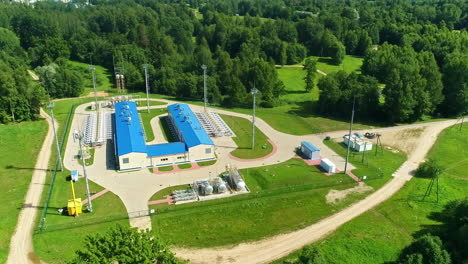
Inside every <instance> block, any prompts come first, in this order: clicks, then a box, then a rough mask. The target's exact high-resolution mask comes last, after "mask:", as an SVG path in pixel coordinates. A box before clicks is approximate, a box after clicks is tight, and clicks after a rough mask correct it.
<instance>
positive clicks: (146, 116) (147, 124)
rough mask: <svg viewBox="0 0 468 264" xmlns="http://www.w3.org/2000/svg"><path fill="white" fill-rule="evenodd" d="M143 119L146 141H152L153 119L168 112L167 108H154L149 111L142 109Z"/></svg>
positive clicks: (141, 115)
mask: <svg viewBox="0 0 468 264" xmlns="http://www.w3.org/2000/svg"><path fill="white" fill-rule="evenodd" d="M138 113H139V114H140V118H141V121H142V122H143V128H144V129H145V135H146V141H147V142H150V141H153V140H154V133H153V128H152V127H151V119H153V118H154V117H156V116H158V115H162V114H165V113H167V109H165V108H161V109H153V110H151V111H150V112H149V113H148V112H147V111H146V110H140V111H139V112H138Z"/></svg>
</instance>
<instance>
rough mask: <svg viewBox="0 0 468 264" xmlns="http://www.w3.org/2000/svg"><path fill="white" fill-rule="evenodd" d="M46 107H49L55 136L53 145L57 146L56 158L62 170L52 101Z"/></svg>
mask: <svg viewBox="0 0 468 264" xmlns="http://www.w3.org/2000/svg"><path fill="white" fill-rule="evenodd" d="M47 108H49V109H50V117H51V119H52V129H53V130H54V137H55V146H56V147H57V155H58V160H59V163H60V171H63V164H62V154H61V153H60V147H59V142H58V138H57V131H55V118H54V103H53V102H51V103H50V104H49V105H47Z"/></svg>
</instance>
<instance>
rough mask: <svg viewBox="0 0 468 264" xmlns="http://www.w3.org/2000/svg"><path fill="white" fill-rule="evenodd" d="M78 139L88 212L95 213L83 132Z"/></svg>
mask: <svg viewBox="0 0 468 264" xmlns="http://www.w3.org/2000/svg"><path fill="white" fill-rule="evenodd" d="M78 139H79V141H80V150H81V155H80V156H81V165H82V166H83V176H84V178H85V184H86V196H87V197H88V211H90V212H92V211H93V204H92V202H91V194H90V191H89V183H88V174H87V173H86V162H85V159H84V149H83V132H82V131H80V132H79V134H78Z"/></svg>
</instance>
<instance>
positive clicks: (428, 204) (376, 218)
mask: <svg viewBox="0 0 468 264" xmlns="http://www.w3.org/2000/svg"><path fill="white" fill-rule="evenodd" d="M467 137H468V126H464V128H463V129H462V133H459V132H458V127H456V126H454V127H450V128H448V129H446V130H444V131H443V132H442V133H441V135H440V136H439V139H438V140H437V142H436V144H435V145H434V146H433V148H432V149H431V151H430V153H429V155H428V158H432V159H435V160H437V161H438V162H439V163H440V164H442V165H443V167H444V169H445V170H444V172H443V173H442V174H441V175H440V176H439V178H440V180H439V184H440V201H439V203H437V202H436V194H437V193H436V190H435V185H434V189H433V190H432V193H431V195H430V196H428V197H426V198H424V199H423V197H424V194H425V192H426V191H427V189H428V186H429V183H430V179H422V178H413V179H412V180H411V181H409V182H408V183H407V184H406V185H405V186H404V187H403V188H402V189H401V190H400V191H399V192H398V193H397V194H396V195H394V196H393V197H392V198H390V199H389V200H388V201H386V202H384V203H383V204H381V205H379V206H378V207H376V208H375V209H372V210H370V211H369V212H367V213H365V214H363V215H361V216H359V217H357V218H356V219H354V220H352V221H350V222H348V223H346V224H345V225H343V226H342V227H341V228H339V229H338V230H337V231H336V232H335V233H334V234H332V235H331V236H329V237H328V238H326V239H324V240H322V241H320V242H317V243H315V245H316V246H317V247H318V248H319V249H320V251H322V253H323V255H324V256H325V259H326V262H327V263H363V264H366V263H369V264H371V263H372V264H374V263H387V262H392V261H395V260H396V259H397V258H398V255H399V253H400V252H401V250H402V249H403V248H405V247H406V246H407V245H409V244H410V243H411V242H412V241H413V239H414V238H415V236H416V235H418V234H419V235H421V234H422V233H425V232H430V230H431V229H432V228H433V227H434V226H437V225H439V224H440V223H439V222H437V221H436V220H434V219H433V218H431V215H432V214H434V213H437V212H440V211H441V210H442V209H443V208H444V205H445V204H447V203H448V202H449V201H452V200H455V199H462V198H465V197H466V195H467V193H468V151H467V149H468V141H467V140H466V138H467ZM297 255H298V252H296V253H294V254H292V255H290V256H288V257H287V258H285V259H283V260H286V259H294V258H296V257H297ZM283 260H282V261H278V262H277V263H283Z"/></svg>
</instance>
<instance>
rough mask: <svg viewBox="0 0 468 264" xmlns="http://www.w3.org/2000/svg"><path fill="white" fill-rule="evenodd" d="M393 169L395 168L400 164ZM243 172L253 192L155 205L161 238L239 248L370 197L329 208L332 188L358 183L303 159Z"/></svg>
mask: <svg viewBox="0 0 468 264" xmlns="http://www.w3.org/2000/svg"><path fill="white" fill-rule="evenodd" d="M391 166H394V167H393V168H392V169H393V170H396V168H397V167H398V166H400V164H392V165H391ZM241 173H242V174H243V175H244V178H245V181H246V183H247V186H248V187H249V188H250V190H251V193H250V194H246V195H240V196H236V197H231V198H225V199H217V200H212V201H205V202H196V203H189V204H182V205H167V204H160V205H152V206H150V207H151V208H153V209H159V211H158V212H157V213H156V214H155V215H154V216H153V218H152V221H153V225H154V226H155V227H157V230H158V232H159V233H160V234H161V236H162V237H163V238H165V239H168V240H170V241H172V243H174V244H176V245H179V246H189V247H213V246H221V245H228V244H236V243H240V242H245V241H252V240H258V239H261V238H264V237H268V236H272V235H275V234H279V233H283V232H288V231H292V230H296V229H300V228H304V227H306V226H308V225H310V224H312V223H315V222H317V221H318V220H320V219H322V218H324V217H326V216H328V215H331V214H333V213H335V212H337V211H339V210H341V209H342V208H344V207H346V206H348V205H350V204H351V203H353V202H355V201H357V200H359V199H362V198H363V197H364V196H365V195H367V194H353V195H350V196H348V197H347V198H346V199H345V200H343V201H341V202H339V203H337V204H335V205H332V204H327V203H326V199H325V196H326V194H327V193H328V192H329V191H330V190H331V189H338V190H340V189H347V188H351V187H354V186H356V183H355V182H354V181H353V180H352V179H351V178H350V177H349V176H347V175H344V174H335V175H333V176H325V175H324V174H323V173H321V172H320V171H319V170H318V169H317V168H316V167H315V166H308V165H306V164H305V163H304V162H303V161H302V160H299V159H291V160H289V161H286V162H283V163H279V164H276V165H271V166H265V167H259V168H251V169H245V170H242V171H241ZM182 188H184V187H183V186H182ZM160 193H162V196H163V195H167V194H168V193H169V192H167V191H165V190H162V191H161V192H160ZM157 195H159V194H157ZM162 196H161V197H162ZM153 198H155V197H153ZM207 223H209V224H207ZM155 229H156V228H155ZM213 230H216V232H214V231H213Z"/></svg>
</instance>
